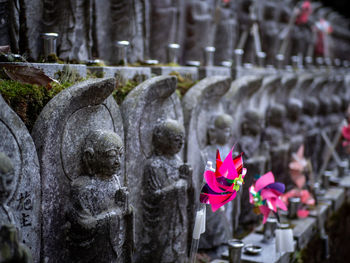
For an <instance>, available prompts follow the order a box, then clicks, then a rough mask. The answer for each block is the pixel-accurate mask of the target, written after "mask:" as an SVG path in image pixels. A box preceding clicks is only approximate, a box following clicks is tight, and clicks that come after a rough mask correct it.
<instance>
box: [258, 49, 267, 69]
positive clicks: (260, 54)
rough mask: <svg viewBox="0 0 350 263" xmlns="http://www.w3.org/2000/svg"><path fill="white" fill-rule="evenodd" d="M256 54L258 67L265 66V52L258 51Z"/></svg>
mask: <svg viewBox="0 0 350 263" xmlns="http://www.w3.org/2000/svg"><path fill="white" fill-rule="evenodd" d="M257 56H258V63H259V67H265V60H266V53H265V52H258V54H257Z"/></svg>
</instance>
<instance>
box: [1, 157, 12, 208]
mask: <svg viewBox="0 0 350 263" xmlns="http://www.w3.org/2000/svg"><path fill="white" fill-rule="evenodd" d="M13 177H14V169H13V166H12V162H11V160H10V158H9V157H8V156H7V155H6V154H4V153H2V152H0V204H4V203H5V201H6V200H7V198H8V197H9V196H10V194H11V192H12V190H13V185H12V181H13Z"/></svg>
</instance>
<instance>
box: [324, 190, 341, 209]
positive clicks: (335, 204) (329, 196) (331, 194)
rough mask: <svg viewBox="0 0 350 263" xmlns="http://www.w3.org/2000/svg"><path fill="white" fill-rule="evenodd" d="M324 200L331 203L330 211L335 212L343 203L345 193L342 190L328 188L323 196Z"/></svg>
mask: <svg viewBox="0 0 350 263" xmlns="http://www.w3.org/2000/svg"><path fill="white" fill-rule="evenodd" d="M324 199H325V200H330V201H332V211H333V212H335V211H337V210H338V209H339V208H340V207H341V206H342V205H343V203H344V201H345V191H344V189H343V188H335V187H333V188H330V189H328V190H327V192H326V194H325V195H324Z"/></svg>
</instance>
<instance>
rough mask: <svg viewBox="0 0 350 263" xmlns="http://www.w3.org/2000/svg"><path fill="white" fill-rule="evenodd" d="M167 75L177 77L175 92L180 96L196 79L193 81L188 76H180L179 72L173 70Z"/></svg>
mask: <svg viewBox="0 0 350 263" xmlns="http://www.w3.org/2000/svg"><path fill="white" fill-rule="evenodd" d="M169 75H172V76H176V77H177V88H176V93H177V94H178V95H179V97H180V98H181V97H182V96H184V95H185V94H186V92H187V91H188V90H189V89H190V88H191V87H192V86H193V85H195V84H196V83H197V82H198V81H193V80H192V79H191V78H190V77H186V76H182V75H181V74H180V73H179V72H176V71H173V72H171V73H170V74H169Z"/></svg>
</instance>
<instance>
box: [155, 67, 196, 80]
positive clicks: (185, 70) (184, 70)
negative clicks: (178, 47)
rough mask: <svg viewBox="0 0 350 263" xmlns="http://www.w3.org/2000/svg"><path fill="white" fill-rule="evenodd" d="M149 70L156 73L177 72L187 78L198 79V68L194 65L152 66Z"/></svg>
mask: <svg viewBox="0 0 350 263" xmlns="http://www.w3.org/2000/svg"><path fill="white" fill-rule="evenodd" d="M151 70H152V73H154V74H156V75H169V74H170V73H179V74H180V75H181V76H182V77H184V78H189V79H191V80H193V81H195V80H198V69H197V68H196V67H152V68H151Z"/></svg>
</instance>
